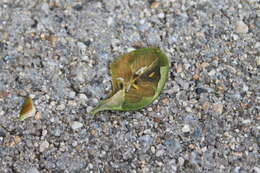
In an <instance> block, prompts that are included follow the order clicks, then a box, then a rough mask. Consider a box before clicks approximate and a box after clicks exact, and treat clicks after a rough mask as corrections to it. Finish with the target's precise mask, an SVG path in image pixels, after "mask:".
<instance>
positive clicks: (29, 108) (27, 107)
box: [19, 96, 36, 121]
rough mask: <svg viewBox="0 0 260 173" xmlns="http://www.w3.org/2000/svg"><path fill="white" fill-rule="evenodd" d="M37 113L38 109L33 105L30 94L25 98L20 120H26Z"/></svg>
mask: <svg viewBox="0 0 260 173" xmlns="http://www.w3.org/2000/svg"><path fill="white" fill-rule="evenodd" d="M35 113H36V109H35V107H34V105H33V101H32V98H31V97H30V96H29V97H27V98H26V99H25V100H24V103H23V105H22V109H21V111H20V116H19V119H20V120H22V121H23V120H25V119H26V118H29V117H32V116H34V115H35Z"/></svg>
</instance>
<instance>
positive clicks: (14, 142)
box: [10, 136, 22, 147]
mask: <svg viewBox="0 0 260 173" xmlns="http://www.w3.org/2000/svg"><path fill="white" fill-rule="evenodd" d="M21 141H22V139H21V137H20V136H14V137H13V141H12V142H11V143H10V147H13V146H15V145H17V144H19V143H20V142H21Z"/></svg>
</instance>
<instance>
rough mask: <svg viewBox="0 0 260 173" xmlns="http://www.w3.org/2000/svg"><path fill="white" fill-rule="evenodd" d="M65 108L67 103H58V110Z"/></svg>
mask: <svg viewBox="0 0 260 173" xmlns="http://www.w3.org/2000/svg"><path fill="white" fill-rule="evenodd" d="M64 109H65V105H64V104H60V105H58V106H57V108H56V110H57V111H62V110H64Z"/></svg>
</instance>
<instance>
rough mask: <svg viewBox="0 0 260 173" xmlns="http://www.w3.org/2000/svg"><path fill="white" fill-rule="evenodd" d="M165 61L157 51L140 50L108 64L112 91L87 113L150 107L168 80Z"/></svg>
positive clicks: (156, 49) (151, 49)
mask: <svg viewBox="0 0 260 173" xmlns="http://www.w3.org/2000/svg"><path fill="white" fill-rule="evenodd" d="M168 71H169V62H168V59H167V57H166V55H165V54H164V53H162V52H161V51H160V49H159V48H141V49H138V50H135V51H132V52H129V53H127V54H124V55H122V56H120V57H118V58H117V59H116V60H115V61H114V62H112V63H111V64H110V72H111V75H112V92H111V94H110V96H109V97H108V98H107V99H105V100H103V101H101V102H100V103H99V105H98V106H97V107H96V108H94V109H93V110H92V111H91V112H90V113H92V114H95V113H97V112H98V111H102V110H122V111H128V110H137V109H140V108H143V107H145V106H147V105H149V104H151V103H152V102H153V101H154V100H155V99H156V98H157V97H158V96H159V94H160V92H161V90H162V89H163V87H164V84H165V82H166V80H167V78H168Z"/></svg>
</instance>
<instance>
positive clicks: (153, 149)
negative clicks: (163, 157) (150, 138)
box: [151, 146, 155, 154]
mask: <svg viewBox="0 0 260 173" xmlns="http://www.w3.org/2000/svg"><path fill="white" fill-rule="evenodd" d="M151 152H152V153H153V154H154V153H155V147H154V146H151Z"/></svg>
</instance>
